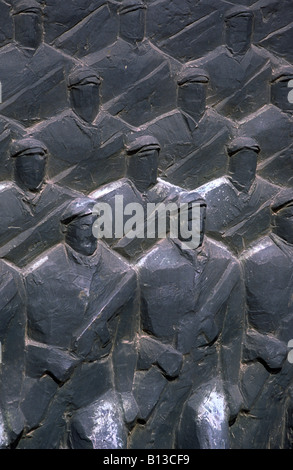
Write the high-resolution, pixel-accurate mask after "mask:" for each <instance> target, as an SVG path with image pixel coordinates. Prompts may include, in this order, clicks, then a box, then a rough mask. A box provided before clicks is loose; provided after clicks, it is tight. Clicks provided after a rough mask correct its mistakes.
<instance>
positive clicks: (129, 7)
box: [118, 0, 146, 15]
mask: <svg viewBox="0 0 293 470" xmlns="http://www.w3.org/2000/svg"><path fill="white" fill-rule="evenodd" d="M141 8H144V9H145V8H146V5H145V3H144V2H143V1H142V0H125V1H124V2H122V4H121V6H120V7H119V9H118V13H119V14H120V15H124V14H125V13H129V12H130V11H135V10H138V9H141Z"/></svg>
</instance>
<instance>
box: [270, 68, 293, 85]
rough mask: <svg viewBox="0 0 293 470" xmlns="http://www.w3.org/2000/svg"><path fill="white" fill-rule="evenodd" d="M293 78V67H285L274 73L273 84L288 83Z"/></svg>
mask: <svg viewBox="0 0 293 470" xmlns="http://www.w3.org/2000/svg"><path fill="white" fill-rule="evenodd" d="M292 78H293V67H292V65H285V66H283V67H280V68H278V69H277V70H275V71H274V72H273V75H272V82H276V81H288V80H291V79H292Z"/></svg>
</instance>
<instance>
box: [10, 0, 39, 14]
mask: <svg viewBox="0 0 293 470" xmlns="http://www.w3.org/2000/svg"><path fill="white" fill-rule="evenodd" d="M41 11H42V7H41V5H40V4H39V3H38V2H37V1H36V0H21V1H20V2H18V3H17V4H16V5H14V7H13V15H17V14H18V13H25V12H32V13H39V12H41Z"/></svg>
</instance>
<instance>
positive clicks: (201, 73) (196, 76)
mask: <svg viewBox="0 0 293 470" xmlns="http://www.w3.org/2000/svg"><path fill="white" fill-rule="evenodd" d="M209 79H210V78H209V74H208V73H207V71H206V70H204V69H202V68H199V67H194V66H187V67H186V66H185V67H183V68H182V70H181V72H180V73H179V75H178V80H177V83H178V85H184V83H188V82H198V83H208V81H209Z"/></svg>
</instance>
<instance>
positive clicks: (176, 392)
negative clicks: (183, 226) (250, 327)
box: [130, 192, 245, 449]
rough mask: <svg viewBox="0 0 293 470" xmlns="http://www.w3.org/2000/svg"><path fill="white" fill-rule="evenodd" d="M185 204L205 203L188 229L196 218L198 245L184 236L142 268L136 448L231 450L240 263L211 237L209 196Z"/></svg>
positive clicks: (161, 245) (155, 251)
mask: <svg viewBox="0 0 293 470" xmlns="http://www.w3.org/2000/svg"><path fill="white" fill-rule="evenodd" d="M180 202H181V203H188V204H189V203H194V204H198V205H199V206H200V217H197V218H194V216H193V214H192V213H191V217H190V218H189V224H188V226H189V230H192V231H193V229H192V228H191V225H192V224H193V223H194V222H193V220H196V222H197V223H199V224H200V226H199V232H200V238H199V240H198V243H197V245H198V246H197V247H196V246H195V247H194V248H193V247H190V246H189V245H188V246H187V245H186V243H185V238H186V237H185V236H183V235H182V233H181V231H179V235H178V238H172V237H171V236H170V237H169V238H167V239H165V240H161V241H160V242H158V243H157V244H156V245H155V246H154V247H153V248H152V249H151V250H150V251H149V252H148V253H146V254H145V255H144V256H143V257H142V258H141V259H139V261H138V263H137V265H136V268H137V270H138V278H139V286H140V295H141V304H140V314H141V339H140V340H139V345H140V350H139V356H138V357H139V359H138V366H137V372H136V374H135V380H134V396H135V398H136V401H137V404H138V407H139V415H138V418H139V420H140V422H143V423H145V424H144V426H137V427H136V428H135V429H134V431H133V432H132V434H131V438H130V448H136V449H139V448H157V449H158V448H159V449H172V448H173V449H195V448H197V449H198V448H205V449H207V448H216V449H223V448H229V422H231V421H233V420H234V419H235V418H236V416H237V414H238V412H239V410H240V409H241V403H242V397H241V394H240V391H239V388H238V377H239V366H240V359H241V340H242V334H243V326H244V325H243V320H244V301H245V297H244V285H243V281H242V278H241V270H240V265H239V263H238V261H237V260H236V259H235V258H234V257H233V256H232V254H231V253H230V252H229V251H228V250H227V249H226V248H225V247H224V246H223V245H222V244H221V243H218V242H215V241H212V240H211V239H209V238H207V237H206V236H205V228H204V227H205V214H206V202H205V201H204V200H203V199H202V197H200V195H199V194H197V193H195V192H190V193H187V194H183V195H181V196H180ZM189 208H190V206H189ZM192 210H193V209H192ZM179 217H180V215H179ZM154 384H155V387H154ZM215 423H217V425H215Z"/></svg>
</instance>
